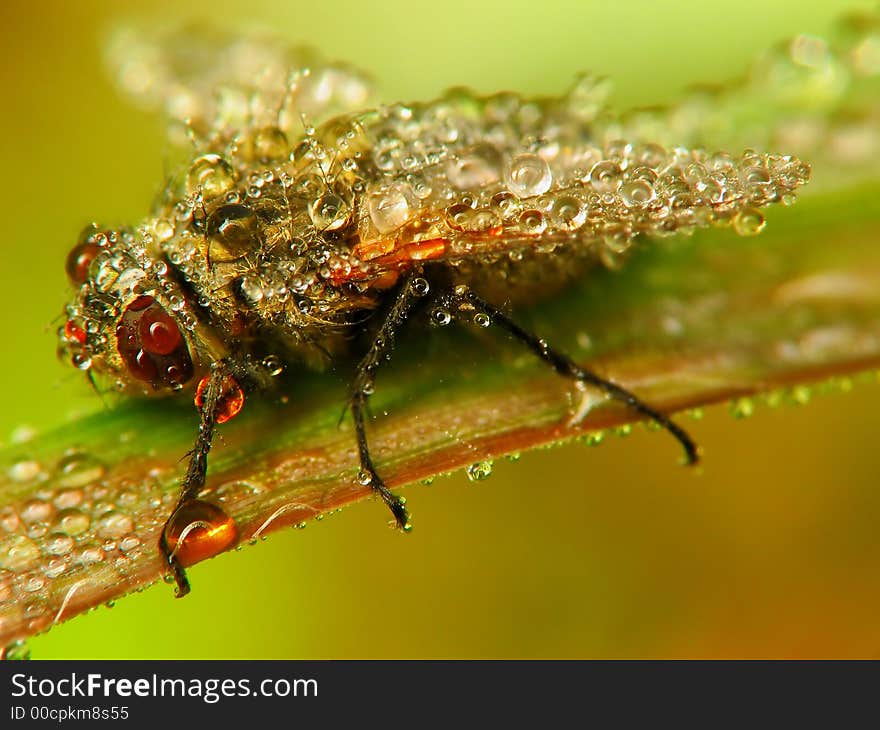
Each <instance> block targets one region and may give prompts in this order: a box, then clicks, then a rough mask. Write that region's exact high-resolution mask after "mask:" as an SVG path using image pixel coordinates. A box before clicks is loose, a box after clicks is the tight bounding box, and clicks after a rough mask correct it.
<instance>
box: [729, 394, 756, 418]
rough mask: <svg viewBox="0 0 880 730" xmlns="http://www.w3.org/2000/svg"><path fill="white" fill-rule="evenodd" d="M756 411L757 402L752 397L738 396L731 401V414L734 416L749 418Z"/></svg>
mask: <svg viewBox="0 0 880 730" xmlns="http://www.w3.org/2000/svg"><path fill="white" fill-rule="evenodd" d="M754 412H755V402H754V401H753V400H752V399H751V398H736V399H735V400H733V401H731V402H730V415H732V416H733V417H734V418H748V417H749V416H751V415H752V414H753V413H754Z"/></svg>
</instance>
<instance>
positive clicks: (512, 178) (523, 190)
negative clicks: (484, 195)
mask: <svg viewBox="0 0 880 730" xmlns="http://www.w3.org/2000/svg"><path fill="white" fill-rule="evenodd" d="M504 182H505V183H506V184H507V187H508V189H509V190H510V192H512V193H513V194H514V195H516V196H517V197H519V198H532V197H534V196H535V195H543V194H544V193H546V192H547V191H548V190H549V189H550V185H551V183H552V182H553V175H552V174H551V173H550V165H548V164H547V162H546V161H545V160H544V159H542V158H541V157H539V156H538V155H532V154H525V155H517V156H516V157H514V158H513V159H512V160H511V161H510V164H509V165H508V166H507V168H506V169H505V171H504Z"/></svg>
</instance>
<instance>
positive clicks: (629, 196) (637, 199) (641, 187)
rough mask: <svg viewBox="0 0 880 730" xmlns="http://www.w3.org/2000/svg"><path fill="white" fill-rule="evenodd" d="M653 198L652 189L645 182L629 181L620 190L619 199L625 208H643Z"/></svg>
mask: <svg viewBox="0 0 880 730" xmlns="http://www.w3.org/2000/svg"><path fill="white" fill-rule="evenodd" d="M655 197H656V196H655V194H654V188H653V187H652V186H651V184H650V183H649V182H647V181H646V180H630V181H629V182H628V183H625V184H624V185H622V186H621V188H620V199H621V200H622V201H623V204H624V205H625V206H626V207H627V208H644V207H645V206H646V205H648V204H649V203H650V202H651V201H653V200H654V198H655Z"/></svg>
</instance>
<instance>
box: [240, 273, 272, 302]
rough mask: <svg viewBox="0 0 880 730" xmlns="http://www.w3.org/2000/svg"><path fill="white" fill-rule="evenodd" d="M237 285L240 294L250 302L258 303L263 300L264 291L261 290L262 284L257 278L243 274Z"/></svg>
mask: <svg viewBox="0 0 880 730" xmlns="http://www.w3.org/2000/svg"><path fill="white" fill-rule="evenodd" d="M238 286H239V289H240V291H241V294H242V296H243V297H244V298H245V299H247V300H248V301H249V302H250V303H251V304H258V303H259V302H261V301H263V296H264V295H265V292H264V291H263V284H262V282H261V281H260V280H259V279H257V278H254V277H251V276H245V277H244V278H243V279H242V280H241V282H240V283H239V285H238Z"/></svg>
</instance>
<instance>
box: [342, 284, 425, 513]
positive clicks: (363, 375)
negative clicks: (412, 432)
mask: <svg viewBox="0 0 880 730" xmlns="http://www.w3.org/2000/svg"><path fill="white" fill-rule="evenodd" d="M427 293H428V282H427V280H425V279H424V278H422V277H421V276H418V275H416V276H411V277H409V278H408V279H407V280H406V281H405V282H404V283H403V284H402V285H401V287H400V290H399V292H398V294H397V298H396V299H395V300H394V303H393V304H392V306H391V309H390V310H389V311H388V314H387V315H386V316H385V319H384V321H383V322H382V324H381V326H380V327H379V329H378V331H377V332H376V334H375V335H374V337H373V340H372V342H371V344H370V348H369V350H367V353H366V355H364V357H363V359H362V360H361V361H360V363H359V364H358V367H357V372H356V373H355V377H354V383H353V384H352V390H351V396H350V398H349V404H350V406H351V414H352V416H353V417H354V428H355V432H356V434H357V444H358V454H359V456H360V462H361V478H360V481H362V482H363V483H364V484H367V483H369V485H370V487H372V489H373V490H374V491H375V492H376V493H377V494H378V495H379V496H380V497H381V498H382V501H383V502H385V504H386V505H387V506H388V509H390V510H391V513H392V514H393V515H394V519H395V520H396V521H397V525H398V526H399V527H400V528H401V529H403V530H406V529H408V528H409V524H410V523H409V513H408V512H407V509H406V506H405V500H404V499H403V498H402V497H398V496H397V495H395V494H392V493H391V491H390V490H389V489H388V487H386V486H385V482H383V481H382V478H381V477H380V476H379V474H378V473H377V472H376V467H375V466H374V465H373V460H372V458H371V457H370V449H369V446H368V444H367V432H366V427H365V423H364V410H365V408H366V405H367V400H368V398H369V397H370V394H371V393H372V392H373V383H374V380H375V375H376V371H377V370H378V369H379V366H380V365H381V364H382V363H383V362H385V361H387V360H388V359H389V358H390V356H391V351H392V349H393V346H394V338H395V336H396V335H397V333H398V332H399V331H400V328H401V327H402V326H403V324H404V323H405V322H406V320H407V317H408V316H409V315H410V314H411V312H412V309H413V306H414V305H415V304H416V302H418V300H419V299H421V298H422V297H424V296H425V295H426V294H427Z"/></svg>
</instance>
